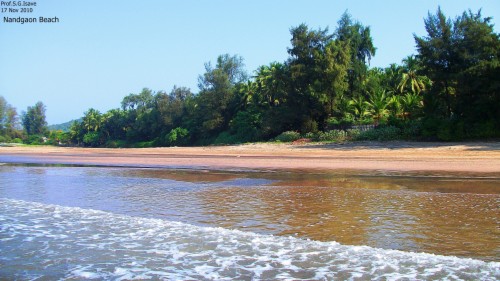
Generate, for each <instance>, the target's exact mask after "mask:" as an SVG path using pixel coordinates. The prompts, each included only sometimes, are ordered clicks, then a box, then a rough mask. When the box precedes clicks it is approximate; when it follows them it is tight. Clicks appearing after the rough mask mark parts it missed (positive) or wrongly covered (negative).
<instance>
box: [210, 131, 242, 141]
mask: <svg viewBox="0 0 500 281" xmlns="http://www.w3.org/2000/svg"><path fill="white" fill-rule="evenodd" d="M236 143H241V141H240V140H239V139H238V137H237V136H235V135H231V133H229V132H222V133H220V134H219V135H218V136H217V138H215V140H214V144H236Z"/></svg>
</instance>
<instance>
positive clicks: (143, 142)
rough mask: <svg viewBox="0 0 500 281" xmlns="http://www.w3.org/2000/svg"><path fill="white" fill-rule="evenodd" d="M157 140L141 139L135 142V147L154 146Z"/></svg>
mask: <svg viewBox="0 0 500 281" xmlns="http://www.w3.org/2000/svg"><path fill="white" fill-rule="evenodd" d="M154 146H155V142H154V141H140V142H137V143H135V144H134V147H135V148H147V147H154Z"/></svg>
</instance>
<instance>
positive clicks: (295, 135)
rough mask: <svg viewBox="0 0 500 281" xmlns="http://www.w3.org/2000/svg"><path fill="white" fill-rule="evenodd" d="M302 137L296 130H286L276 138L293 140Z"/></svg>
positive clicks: (282, 140)
mask: <svg viewBox="0 0 500 281" xmlns="http://www.w3.org/2000/svg"><path fill="white" fill-rule="evenodd" d="M298 139H300V134H299V133H298V132H295V131H286V132H283V133H281V134H280V135H279V136H277V137H276V138H275V140H276V141H279V142H292V141H296V140H298Z"/></svg>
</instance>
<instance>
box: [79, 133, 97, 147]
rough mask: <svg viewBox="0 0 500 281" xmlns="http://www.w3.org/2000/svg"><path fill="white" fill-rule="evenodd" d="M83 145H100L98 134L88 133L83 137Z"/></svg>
mask: <svg viewBox="0 0 500 281" xmlns="http://www.w3.org/2000/svg"><path fill="white" fill-rule="evenodd" d="M83 143H84V144H85V145H87V146H92V147H97V146H99V145H100V139H99V133H97V132H88V133H86V134H85V135H83Z"/></svg>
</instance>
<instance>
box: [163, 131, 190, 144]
mask: <svg viewBox="0 0 500 281" xmlns="http://www.w3.org/2000/svg"><path fill="white" fill-rule="evenodd" d="M166 140H167V143H168V145H170V146H180V145H186V144H187V142H188V140H189V131H188V130H187V129H184V128H181V127H177V128H175V129H172V130H170V132H169V133H168V134H167V135H166Z"/></svg>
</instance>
